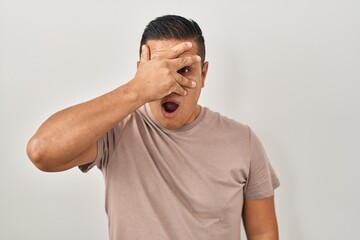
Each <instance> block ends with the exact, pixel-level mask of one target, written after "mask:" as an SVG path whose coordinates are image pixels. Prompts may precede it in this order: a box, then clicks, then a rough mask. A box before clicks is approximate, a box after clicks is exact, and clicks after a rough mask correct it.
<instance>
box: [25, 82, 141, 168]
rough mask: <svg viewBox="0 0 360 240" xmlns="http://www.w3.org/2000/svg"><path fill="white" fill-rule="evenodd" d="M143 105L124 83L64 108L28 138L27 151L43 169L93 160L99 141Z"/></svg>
mask: <svg viewBox="0 0 360 240" xmlns="http://www.w3.org/2000/svg"><path fill="white" fill-rule="evenodd" d="M142 104H143V101H142V100H141V98H139V97H138V96H137V94H136V91H132V89H131V84H125V85H123V86H121V87H119V88H117V89H115V90H113V91H111V92H109V93H107V94H105V95H103V96H100V97H98V98H95V99H93V100H90V101H88V102H84V103H81V104H78V105H75V106H72V107H70V108H67V109H64V110H61V111H59V112H57V113H55V114H54V115H52V116H51V117H50V118H49V119H47V120H46V121H45V122H44V123H43V124H42V125H41V126H40V128H39V129H38V131H37V132H36V133H35V134H34V136H33V137H32V138H31V139H30V140H29V142H28V145H27V153H28V156H29V158H30V159H31V161H32V162H33V163H34V164H35V166H36V167H38V168H39V169H40V170H43V171H48V172H53V171H64V170H67V169H70V168H72V167H75V166H79V165H83V164H86V163H89V162H91V161H93V160H94V159H95V157H96V153H97V149H96V141H97V140H98V139H99V138H100V137H101V136H102V135H103V134H104V133H106V132H107V131H108V130H109V129H111V128H112V127H113V126H114V125H115V124H117V123H118V122H120V121H121V120H123V119H124V118H125V117H126V116H128V115H129V114H130V113H131V112H133V111H135V110H136V109H137V108H139V107H140V106H141V105H142Z"/></svg>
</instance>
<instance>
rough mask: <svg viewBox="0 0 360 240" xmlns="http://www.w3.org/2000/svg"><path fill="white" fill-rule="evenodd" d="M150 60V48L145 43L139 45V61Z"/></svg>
mask: <svg viewBox="0 0 360 240" xmlns="http://www.w3.org/2000/svg"><path fill="white" fill-rule="evenodd" d="M149 60H150V50H149V47H148V46H146V45H145V44H144V45H142V46H141V56H140V62H142V63H143V62H147V61H149Z"/></svg>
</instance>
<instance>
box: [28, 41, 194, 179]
mask: <svg viewBox="0 0 360 240" xmlns="http://www.w3.org/2000/svg"><path fill="white" fill-rule="evenodd" d="M190 48H191V44H188V43H181V44H179V45H176V46H174V47H173V48H171V49H168V50H167V51H164V53H162V55H159V56H157V57H155V58H153V59H151V60H150V51H149V49H148V47H147V46H144V47H143V51H142V54H141V59H140V62H139V65H138V70H137V72H136V74H135V77H134V78H133V79H132V80H131V81H129V82H128V83H126V84H124V85H123V86H120V87H119V88H117V89H115V90H113V91H111V92H109V93H106V94H104V95H103V96H100V97H98V98H95V99H93V100H90V101H88V102H84V103H81V104H78V105H75V106H72V107H70V108H67V109H64V110H61V111H59V112H57V113H55V114H54V115H52V116H51V117H50V118H48V119H47V120H46V121H45V122H44V123H43V124H42V125H41V126H40V128H39V129H38V130H37V132H36V133H35V134H34V136H33V137H32V138H31V139H30V140H29V142H28V145H27V154H28V156H29V158H30V159H31V161H32V162H33V163H34V164H35V166H36V167H38V168H39V169H40V170H43V171H48V172H53V171H64V170H67V169H70V168H72V167H75V166H79V165H83V164H87V163H90V162H91V161H93V160H94V159H95V157H96V153H97V147H96V141H97V140H98V139H99V138H100V137H101V136H102V135H103V134H105V133H106V132H107V131H108V130H109V129H111V128H112V127H113V126H115V125H116V124H117V123H119V122H120V121H122V120H123V119H124V118H125V117H126V116H128V115H129V114H130V113H132V112H134V111H135V110H136V109H138V108H139V107H140V106H142V105H143V104H145V103H146V102H150V101H153V100H157V99H160V98H163V97H165V96H166V95H168V94H169V93H171V92H175V93H177V94H180V95H184V94H186V91H185V90H184V88H183V87H188V88H192V87H194V86H193V85H192V81H191V80H188V79H186V78H185V77H183V76H181V75H180V74H178V73H177V71H178V70H179V69H181V68H183V67H185V66H189V65H192V64H194V63H195V62H198V61H199V59H198V57H197V56H192V57H185V58H177V57H178V56H179V55H180V54H182V53H183V52H184V51H186V50H188V49H190Z"/></svg>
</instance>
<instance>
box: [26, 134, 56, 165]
mask: <svg viewBox="0 0 360 240" xmlns="http://www.w3.org/2000/svg"><path fill="white" fill-rule="evenodd" d="M45 149H46V147H45V146H44V144H43V143H42V142H41V140H39V139H38V138H36V137H35V136H34V137H32V138H31V139H30V140H29V142H28V144H27V146H26V153H27V155H28V157H29V159H30V160H31V162H32V163H33V164H34V165H35V166H36V167H37V168H38V169H39V170H41V171H43V172H53V170H52V168H51V166H50V164H49V163H50V158H49V157H48V156H47V154H46V150H45Z"/></svg>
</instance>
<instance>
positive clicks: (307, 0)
mask: <svg viewBox="0 0 360 240" xmlns="http://www.w3.org/2000/svg"><path fill="white" fill-rule="evenodd" d="M164 14H179V15H183V16H185V17H189V18H192V19H194V20H196V21H197V22H198V23H199V25H200V26H201V27H202V30H203V33H204V36H205V39H206V47H207V60H208V61H209V62H210V67H209V73H208V78H207V80H206V86H205V88H204V90H203V93H202V97H201V99H200V103H201V104H202V105H204V106H208V107H210V108H211V109H212V110H214V111H218V112H221V113H222V114H224V115H226V116H228V117H230V118H233V119H235V120H237V121H240V122H242V123H245V124H248V125H250V126H251V127H252V128H253V129H254V131H255V132H256V133H257V135H258V136H259V137H260V139H261V140H262V142H263V144H264V146H265V149H266V150H267V153H268V155H269V158H270V159H271V162H272V164H273V166H274V168H275V170H276V172H277V174H278V176H279V178H280V180H281V187H280V188H279V189H277V190H276V194H275V195H276V208H277V215H278V222H279V227H280V236H281V239H291V240H319V239H324V240H325V239H326V240H339V239H346V240H352V239H353V240H358V239H360V207H359V203H360V193H359V190H360V188H359V183H360V174H359V170H360V163H359V162H360V153H359V148H360V137H359V136H360V128H359V123H360V96H359V95H360V94H359V92H360V84H359V82H360V1H356V0H353V1H351V0H324V1H320V0H303V1H291V0H278V1H275V0H258V1H256V0H254V1H244V0H237V1H226V0H223V1H190V0H183V1H165V0H164V1H155V0H153V1H142V2H141V1H120V0H117V1H115V0H101V1H100V0H62V1H51V0H0V80H1V85H0V100H1V102H0V104H1V109H0V110H1V124H0V130H1V131H0V134H1V135H0V141H1V168H0V172H1V173H0V239H4V240H9V239H10V240H23V239H37V240H49V239H51V240H60V239H61V240H63V239H68V240H78V239H88V240H99V239H107V237H108V234H107V218H106V214H105V210H104V190H105V188H104V182H103V178H102V174H101V172H100V171H98V170H97V169H93V170H92V171H91V172H90V173H88V174H83V173H81V172H80V171H79V170H78V169H72V170H69V171H67V172H61V173H43V172H41V171H39V170H37V169H36V168H35V167H34V166H33V165H32V164H31V162H30V161H29V160H28V158H27V156H26V152H25V146H26V143H27V141H28V139H29V138H30V137H31V136H32V134H33V133H34V132H35V131H36V129H37V128H38V127H39V126H40V124H41V123H42V122H43V121H44V120H45V119H46V118H47V117H48V116H50V115H51V114H52V113H54V112H56V111H58V110H60V109H63V108H65V107H68V106H70V105H73V104H76V103H79V102H82V101H85V100H89V99H91V98H94V97H96V96H99V95H101V94H103V93H105V92H107V91H110V90H112V89H114V88H116V87H117V86H119V85H121V84H124V83H125V82H127V81H128V80H129V79H131V78H132V77H133V75H134V73H135V70H136V61H137V59H138V50H139V41H140V37H141V34H142V31H143V29H144V27H145V26H146V24H147V23H148V22H149V21H151V20H152V19H154V18H155V17H157V16H161V15H164ZM244 239H245V238H244Z"/></svg>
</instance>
